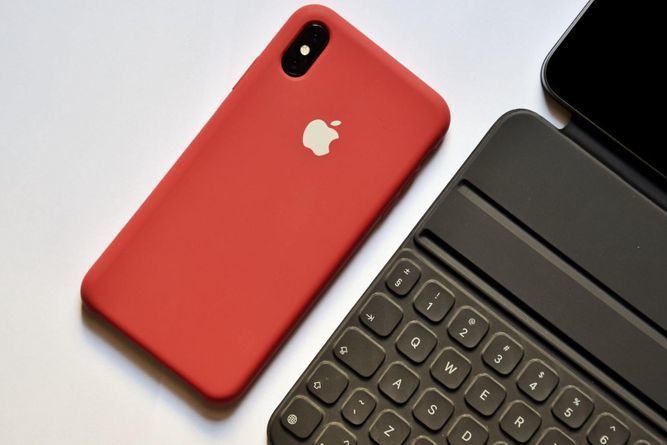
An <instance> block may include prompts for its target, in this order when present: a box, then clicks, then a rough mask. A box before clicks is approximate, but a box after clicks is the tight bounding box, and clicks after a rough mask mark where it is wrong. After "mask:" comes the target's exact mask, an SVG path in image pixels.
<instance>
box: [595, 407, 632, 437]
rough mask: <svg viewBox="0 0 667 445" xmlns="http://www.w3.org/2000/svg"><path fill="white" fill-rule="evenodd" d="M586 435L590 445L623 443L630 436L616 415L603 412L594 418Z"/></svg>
mask: <svg viewBox="0 0 667 445" xmlns="http://www.w3.org/2000/svg"><path fill="white" fill-rule="evenodd" d="M587 437H588V442H589V443H590V444H591V445H625V444H626V443H627V442H628V439H629V438H630V430H628V427H627V426H625V425H624V424H623V423H621V421H620V420H618V419H617V418H616V417H614V416H612V415H611V414H609V413H604V414H601V415H600V416H598V418H597V419H596V420H595V423H594V424H593V428H591V430H590V431H589V432H588V436H587Z"/></svg>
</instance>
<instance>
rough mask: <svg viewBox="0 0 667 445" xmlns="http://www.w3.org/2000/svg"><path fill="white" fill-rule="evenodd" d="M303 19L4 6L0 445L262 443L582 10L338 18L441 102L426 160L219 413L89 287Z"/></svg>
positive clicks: (354, 10)
mask: <svg viewBox="0 0 667 445" xmlns="http://www.w3.org/2000/svg"><path fill="white" fill-rule="evenodd" d="M299 3H300V2H296V1H283V2H271V1H261V0H244V1H243V2H224V1H223V2H221V1H210V0H202V1H197V2H193V1H183V0H174V1H168V2H161V3H157V2H146V1H121V2H75V1H71V0H64V1H60V2H52V1H47V0H31V1H15V2H3V3H2V4H0V60H2V63H1V68H0V101H1V103H2V105H1V106H0V317H1V321H0V357H1V358H0V442H1V443H6V444H13V443H31V444H32V443H49V444H54V443H63V444H69V445H73V444H91V443H96V444H133V443H137V444H162V445H164V444H184V443H188V444H195V443H224V444H229V445H236V444H243V445H245V444H250V445H252V444H264V443H266V423H267V421H268V419H269V416H270V414H271V412H272V411H273V409H274V407H275V406H276V405H277V404H278V403H279V401H280V400H281V399H282V397H283V396H284V395H285V393H286V392H287V390H288V389H289V388H290V387H291V386H292V384H293V383H294V381H295V380H296V378H297V377H298V376H299V375H300V374H301V372H302V371H303V369H304V367H305V366H306V365H307V363H309V362H310V360H311V359H312V357H313V356H314V354H315V353H316V352H317V351H318V350H319V348H320V347H321V346H322V344H323V343H324V342H325V341H326V340H327V338H328V337H329V335H330V334H331V332H332V331H333V330H334V328H335V327H336V326H337V325H338V323H339V322H340V321H341V319H342V317H343V316H344V315H345V314H346V313H347V312H348V310H349V309H350V308H351V307H352V305H353V304H354V303H355V301H356V300H357V299H358V297H359V296H360V295H361V294H362V292H363V291H364V290H365V289H366V287H367V286H368V284H369V283H370V281H371V280H372V279H373V277H375V275H376V274H377V273H378V271H379V270H380V268H381V267H382V266H383V265H384V264H385V262H386V261H387V259H388V258H389V257H390V255H391V254H392V253H393V252H394V250H395V249H396V248H397V247H398V245H399V244H400V243H401V241H402V240H403V238H404V237H405V236H406V234H407V233H408V232H409V231H410V230H411V229H412V227H413V226H414V224H415V223H416V222H417V220H418V219H419V217H420V216H421V215H422V214H423V212H424V211H425V210H426V209H427V208H428V206H429V205H430V203H431V202H432V201H433V200H434V199H435V197H436V196H437V195H438V194H439V192H440V191H441V190H442V188H443V187H444V186H445V184H446V183H447V182H448V181H449V179H450V178H451V177H452V175H453V174H454V173H455V172H456V170H457V169H458V168H459V167H460V165H461V164H462V163H463V161H464V160H465V158H466V157H467V156H468V154H469V153H470V152H471V151H472V150H473V149H474V148H475V146H476V145H477V143H478V141H479V140H480V139H481V137H482V136H483V135H484V133H485V132H486V131H487V129H488V128H489V127H490V126H491V124H492V123H493V122H494V121H495V120H496V119H497V118H498V117H499V116H500V115H501V114H503V113H505V112H506V111H508V110H511V109H514V108H528V109H531V110H534V111H536V112H538V113H540V114H541V115H543V116H545V117H546V118H547V119H549V120H550V121H551V122H553V123H555V124H558V125H560V124H562V123H563V122H564V121H565V120H566V119H567V116H566V115H565V113H564V112H563V111H562V110H560V109H559V108H558V107H557V106H555V105H553V103H549V102H548V101H547V99H546V98H545V96H544V93H543V91H542V88H541V85H540V67H541V64H542V61H543V60H544V58H545V56H546V55H547V53H548V51H549V50H550V49H551V47H552V46H553V45H554V44H555V42H556V41H557V39H558V38H559V37H560V36H561V34H562V33H563V32H564V31H565V29H566V28H567V26H568V25H569V23H570V22H571V21H572V20H573V19H574V17H575V16H576V15H577V13H578V12H579V11H580V9H581V8H582V7H583V6H584V4H585V1H584V0H568V1H565V2H563V1H561V2H554V1H551V0H539V1H538V0H515V1H512V2H498V1H486V2H484V1H478V0H467V1H451V0H448V1H443V0H432V1H421V2H409V1H393V2H389V1H379V0H376V1H364V2H360V1H334V2H331V3H329V4H328V5H329V6H331V7H332V8H333V9H335V10H336V11H338V12H339V13H340V14H341V15H342V16H343V17H345V18H347V20H349V21H350V22H351V23H353V24H354V25H355V26H357V27H358V28H359V29H361V30H362V31H363V32H365V33H366V34H367V35H368V36H369V37H370V38H372V39H373V40H374V41H375V42H377V43H378V44H379V45H380V46H382V47H383V48H385V49H386V50H387V51H388V52H389V53H391V54H392V55H393V56H394V57H396V58H397V59H398V60H400V61H401V62H402V63H403V64H405V65H406V66H407V67H408V68H410V69H411V70H412V71H414V72H415V73H416V74H417V75H418V76H420V77H421V78H422V79H424V80H425V81H426V82H427V83H429V84H430V85H431V86H432V87H434V88H435V90H436V91H438V92H440V93H441V94H442V95H443V96H444V97H445V99H446V100H447V101H448V103H449V105H450V107H451V110H452V124H451V128H450V130H449V133H448V135H447V137H446V139H445V143H444V145H443V146H442V147H441V148H440V150H439V151H438V152H437V154H436V155H435V156H434V157H433V159H432V160H431V161H430V162H429V163H428V164H427V165H426V166H425V168H424V169H423V170H422V172H421V173H420V174H419V176H418V177H417V179H416V181H415V182H414V184H413V185H412V187H410V189H409V191H408V192H407V193H406V194H405V195H404V197H403V198H402V199H401V200H400V202H399V203H398V204H397V205H396V206H395V208H394V209H393V210H392V211H391V213H390V214H389V216H388V217H387V218H386V219H385V220H384V222H383V223H382V224H381V225H380V226H379V227H378V228H377V230H375V232H374V233H373V234H372V236H371V237H370V238H369V239H368V240H367V241H366V243H365V244H364V246H363V247H362V248H361V249H360V250H359V252H358V253H357V254H356V255H355V256H354V258H353V259H352V260H351V261H350V263H349V264H348V265H347V267H346V268H345V269H344V271H343V272H342V273H341V274H340V276H339V277H338V279H337V280H336V281H335V282H334V284H333V285H332V286H331V287H330V288H329V290H328V291H327V292H326V293H325V294H324V295H323V296H322V298H321V300H320V302H319V303H318V304H317V305H316V306H315V307H314V309H313V310H312V312H311V314H310V315H308V317H307V318H306V319H305V320H304V322H303V323H302V324H301V325H300V326H299V327H298V329H297V330H296V332H295V333H294V335H293V336H292V337H291V338H290V339H289V341H288V342H287V343H286V344H285V346H284V347H283V348H282V349H281V350H280V351H279V353H278V354H277V355H276V357H275V358H274V360H273V361H272V362H271V363H270V364H269V365H268V367H267V368H266V370H265V371H264V372H263V373H262V374H261V375H260V377H259V378H258V380H257V381H256V383H255V384H254V385H253V386H252V387H251V389H250V391H249V392H248V393H247V394H246V395H245V396H244V397H243V398H242V400H241V401H240V402H239V403H238V404H236V405H234V406H233V407H230V408H226V409H222V410H214V409H210V408H205V407H202V406H201V405H200V404H199V403H198V399H197V397H196V396H194V395H193V393H192V392H191V391H189V390H188V389H186V388H185V387H184V386H183V385H181V384H178V383H175V382H176V380H175V379H174V378H173V377H172V376H171V375H170V374H168V372H167V371H165V370H164V369H163V368H161V367H160V366H159V365H157V364H156V363H155V362H154V361H153V360H151V359H150V358H148V357H147V355H146V354H145V353H143V352H142V351H141V350H139V349H137V348H136V347H134V346H133V345H131V344H130V343H129V342H128V341H126V340H125V339H124V338H123V337H122V336H120V335H118V334H117V333H115V332H113V331H112V330H110V329H109V328H106V327H104V326H102V325H100V324H99V323H95V322H94V321H91V320H90V319H89V317H86V316H83V315H82V312H81V304H80V299H79V286H80V282H81V279H82V277H83V275H84V273H85V272H86V270H87V269H88V267H89V266H90V265H91V264H92V262H93V261H94V260H95V259H96V258H97V256H98V255H99V254H100V253H101V252H102V250H103V249H104V247H105V246H106V245H107V244H108V242H109V241H110V240H111V239H112V238H113V236H114V235H115V234H116V233H117V232H118V230H119V229H120V228H121V227H122V226H123V224H124V223H125V222H126V220H127V219H128V218H129V217H130V216H131V214H132V213H133V212H134V210H135V209H136V208H137V207H138V206H139V204H140V203H141V202H142V201H143V199H144V198H145V197H146V196H147V194H148V193H149V192H150V191H151V189H152V188H153V187H154V185H155V184H156V183H157V181H158V180H159V179H160V178H161V177H162V175H163V174H164V173H165V171H166V170H167V169H168V168H169V166H170V165H171V164H172V163H173V162H174V160H175V159H176V157H177V156H178V155H179V154H180V153H181V151H182V150H183V149H184V148H185V147H186V146H187V144H188V143H189V142H190V140H191V139H192V138H193V136H194V135H195V134H196V133H197V131H198V130H199V129H200V128H201V127H202V125H203V124H204V123H205V122H206V120H207V119H208V117H209V116H210V115H211V114H212V113H213V111H214V110H215V109H216V107H217V106H218V105H219V103H220V102H221V101H222V99H223V98H224V97H225V95H227V93H228V92H229V91H230V89H231V87H232V86H233V85H234V83H235V82H236V80H237V79H238V78H239V77H240V76H241V74H242V73H243V72H244V70H245V69H246V67H247V66H248V65H249V64H250V62H251V61H252V60H253V58H254V57H255V56H257V55H258V54H259V52H260V51H261V50H262V49H263V47H264V46H265V45H266V43H268V41H269V39H270V38H271V37H272V36H273V35H274V34H275V33H276V32H277V30H278V28H279V27H280V26H281V24H282V23H283V22H284V21H285V19H286V18H287V17H288V16H289V15H290V14H291V12H292V11H294V10H295V9H296V8H297V6H299Z"/></svg>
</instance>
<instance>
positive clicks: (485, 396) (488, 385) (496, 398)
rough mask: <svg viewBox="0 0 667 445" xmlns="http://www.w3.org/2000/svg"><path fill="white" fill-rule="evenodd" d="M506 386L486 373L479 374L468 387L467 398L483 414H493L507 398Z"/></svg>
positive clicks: (469, 403)
mask: <svg viewBox="0 0 667 445" xmlns="http://www.w3.org/2000/svg"><path fill="white" fill-rule="evenodd" d="M506 395H507V393H506V392H505V388H503V386H502V385H501V384H500V383H498V382H496V381H495V380H493V379H492V378H491V377H489V376H488V375H486V374H482V375H478V376H477V377H476V378H475V380H474V381H473V382H472V384H471V385H470V386H469V387H468V390H467V391H466V394H465V400H466V402H468V405H470V406H472V407H473V408H475V410H476V411H477V412H478V413H480V414H481V415H483V416H492V415H493V413H495V412H496V411H497V410H498V408H500V405H501V404H502V403H503V401H504V400H505V396H506Z"/></svg>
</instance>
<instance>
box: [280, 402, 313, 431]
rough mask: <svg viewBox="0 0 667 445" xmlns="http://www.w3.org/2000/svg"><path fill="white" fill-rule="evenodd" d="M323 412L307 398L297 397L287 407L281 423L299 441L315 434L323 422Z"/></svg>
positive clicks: (281, 417)
mask: <svg viewBox="0 0 667 445" xmlns="http://www.w3.org/2000/svg"><path fill="white" fill-rule="evenodd" d="M322 417H323V416H322V412H321V411H320V410H319V409H318V408H317V407H316V406H315V404H314V403H313V402H311V401H310V400H308V399H306V398H305V397H298V396H297V397H295V398H294V399H293V400H292V401H291V402H290V404H289V405H288V406H287V408H286V409H285V411H283V415H282V416H280V421H281V422H282V424H283V426H284V427H285V428H286V429H287V430H288V431H289V432H290V433H292V434H294V435H295V436H296V437H298V438H299V439H306V438H307V437H308V436H310V435H311V434H313V431H315V428H317V425H319V424H320V422H321V421H322Z"/></svg>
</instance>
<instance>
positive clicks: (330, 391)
mask: <svg viewBox="0 0 667 445" xmlns="http://www.w3.org/2000/svg"><path fill="white" fill-rule="evenodd" d="M347 383H348V380H347V376H346V375H345V374H344V373H343V372H342V371H341V370H339V369H338V368H337V367H336V366H334V365H333V364H332V363H329V362H324V363H322V364H320V366H318V367H317V369H316V370H315V372H313V374H312V375H311V376H310V378H309V379H308V391H310V393H311V394H312V395H314V396H315V397H317V398H318V399H320V400H321V401H323V402H324V403H328V404H331V403H334V402H335V401H336V400H338V398H339V397H340V395H341V394H343V391H345V388H347Z"/></svg>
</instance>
